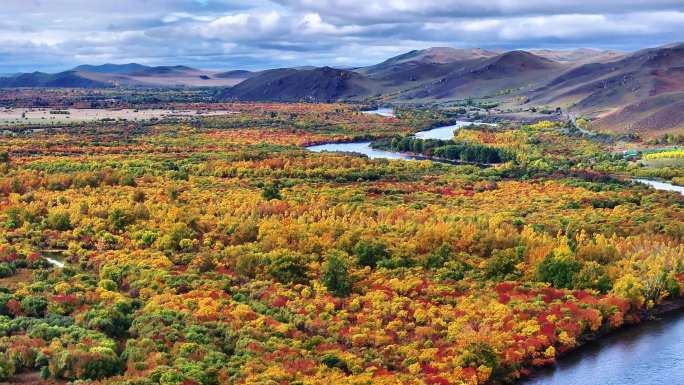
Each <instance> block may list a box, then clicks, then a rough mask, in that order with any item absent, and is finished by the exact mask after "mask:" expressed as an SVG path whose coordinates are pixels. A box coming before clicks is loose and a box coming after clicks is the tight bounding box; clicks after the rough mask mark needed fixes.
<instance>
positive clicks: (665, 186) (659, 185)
mask: <svg viewBox="0 0 684 385" xmlns="http://www.w3.org/2000/svg"><path fill="white" fill-rule="evenodd" d="M634 181H635V182H639V183H643V184H646V185H649V186H651V187H653V188H654V189H656V190H663V191H676V192H678V193H680V194H682V195H684V187H682V186H676V185H673V184H670V183H665V182H658V181H655V180H648V179H634Z"/></svg>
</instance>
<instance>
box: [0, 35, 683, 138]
mask: <svg viewBox="0 0 684 385" xmlns="http://www.w3.org/2000/svg"><path fill="white" fill-rule="evenodd" d="M117 86H121V87H175V86H183V87H198V86H205V87H221V91H220V92H219V93H218V95H219V96H218V97H219V98H220V99H223V100H240V101H279V102H294V101H310V102H332V101H363V100H365V101H368V100H372V101H374V102H377V103H390V104H435V103H438V104H443V105H448V104H449V103H452V104H453V103H454V102H459V101H460V102H462V101H463V100H466V99H468V100H472V99H487V100H488V101H491V102H492V103H494V104H497V105H498V106H499V109H500V110H501V111H525V110H529V109H530V108H532V107H544V108H551V109H555V108H556V107H560V108H561V109H562V110H563V111H565V112H568V113H569V114H571V115H574V116H580V115H582V116H589V117H592V118H596V119H598V120H600V122H601V125H602V127H607V128H609V129H611V130H614V131H619V132H633V131H642V130H648V131H657V132H667V131H672V130H675V129H679V128H684V44H683V43H676V44H670V45H667V46H662V47H656V48H649V49H644V50H640V51H637V52H632V53H626V52H618V51H601V50H593V49H585V48H583V49H576V50H570V51H567V50H565V51H564V50H545V49H542V50H529V51H522V50H516V51H500V50H485V49H456V48H448V47H435V48H429V49H425V50H416V51H411V52H408V53H405V54H402V55H399V56H396V57H393V58H390V59H388V60H386V61H384V62H382V63H379V64H375V65H371V66H367V67H360V68H351V69H341V68H331V67H298V68H280V69H271V70H265V71H258V72H250V71H244V70H233V71H228V72H219V71H205V70H198V69H194V68H190V67H185V66H162V67H148V66H144V65H140V64H133V63H132V64H123V65H117V64H105V65H101V66H90V65H83V66H79V67H76V68H74V69H72V70H69V71H65V72H61V73H57V74H45V73H40V72H34V73H28V74H17V75H12V76H9V77H5V78H0V87H85V88H98V87H117Z"/></svg>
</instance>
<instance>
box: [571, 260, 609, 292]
mask: <svg viewBox="0 0 684 385" xmlns="http://www.w3.org/2000/svg"><path fill="white" fill-rule="evenodd" d="M574 286H575V287H576V288H578V289H593V290H598V291H600V292H601V293H604V294H605V293H607V292H608V291H610V289H611V286H612V284H611V282H610V278H609V277H608V270H607V269H606V267H605V266H603V265H601V264H599V263H598V262H594V261H589V262H586V263H584V265H583V266H582V269H581V270H580V271H579V273H577V276H576V277H575V285H574Z"/></svg>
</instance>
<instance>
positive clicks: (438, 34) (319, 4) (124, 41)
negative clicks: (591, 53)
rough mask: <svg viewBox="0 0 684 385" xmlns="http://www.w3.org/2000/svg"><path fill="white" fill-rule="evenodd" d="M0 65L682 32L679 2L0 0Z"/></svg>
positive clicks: (230, 61) (618, 39) (336, 55)
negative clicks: (0, 12) (0, 10)
mask: <svg viewBox="0 0 684 385" xmlns="http://www.w3.org/2000/svg"><path fill="white" fill-rule="evenodd" d="M3 15H4V16H5V17H4V18H3V19H2V20H0V47H1V48H0V73H7V72H15V71H29V70H35V69H42V70H52V71H56V70H64V69H67V68H70V67H72V66H75V65H78V64H83V63H94V64H97V63H103V62H117V63H124V62H132V61H136V62H141V63H144V64H159V65H162V64H188V65H193V66H197V67H205V68H220V69H232V68H270V67H279V66H298V65H326V64H330V65H338V66H354V65H365V64H371V63H375V62H378V61H381V60H384V59H386V58H387V57H389V56H392V55H395V54H399V53H402V52H405V51H408V50H411V49H419V48H426V47H429V46H437V45H439V46H455V47H485V48H495V47H497V48H535V47H550V48H554V47H560V48H572V47H578V46H590V47H594V48H618V49H628V50H632V49H638V48H642V47H644V46H655V45H660V44H665V43H668V42H672V41H681V40H684V32H683V31H682V28H681V26H682V25H684V2H682V1H681V0H654V1H648V2H646V1H642V0H639V1H637V0H595V1H590V0H490V1H486V2H484V1H475V2H474V1H471V0H470V1H463V0H393V1H390V0H253V1H251V2H244V1H239V0H117V1H111V0H92V1H88V2H84V1H81V0H4V1H3Z"/></svg>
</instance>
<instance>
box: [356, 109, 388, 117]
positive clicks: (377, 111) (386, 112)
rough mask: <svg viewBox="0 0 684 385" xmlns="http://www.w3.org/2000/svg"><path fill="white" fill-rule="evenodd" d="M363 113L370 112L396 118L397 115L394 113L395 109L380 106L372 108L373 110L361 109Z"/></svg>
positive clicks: (370, 113) (369, 113)
mask: <svg viewBox="0 0 684 385" xmlns="http://www.w3.org/2000/svg"><path fill="white" fill-rule="evenodd" d="M361 113H364V114H368V115H380V116H384V117H386V118H396V117H397V116H396V115H395V114H394V109H392V108H378V109H377V110H372V111H361Z"/></svg>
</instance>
